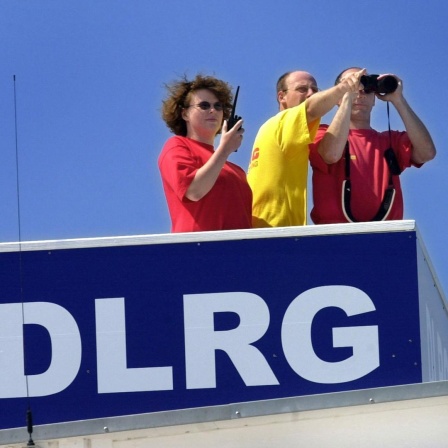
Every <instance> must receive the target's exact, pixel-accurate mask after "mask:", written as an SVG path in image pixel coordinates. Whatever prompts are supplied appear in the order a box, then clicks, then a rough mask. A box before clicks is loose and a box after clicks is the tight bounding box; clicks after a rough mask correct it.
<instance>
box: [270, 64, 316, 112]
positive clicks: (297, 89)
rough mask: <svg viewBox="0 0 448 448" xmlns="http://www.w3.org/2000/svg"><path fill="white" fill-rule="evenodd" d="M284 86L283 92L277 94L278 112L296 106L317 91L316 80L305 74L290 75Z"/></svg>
mask: <svg viewBox="0 0 448 448" xmlns="http://www.w3.org/2000/svg"><path fill="white" fill-rule="evenodd" d="M285 84H286V88H285V90H282V91H280V92H278V93H277V97H278V102H279V104H280V110H284V109H289V108H290V107H294V106H298V105H299V104H301V103H303V102H304V101H305V100H306V99H307V98H309V97H310V96H311V95H314V94H315V93H316V92H318V91H319V89H318V87H317V82H316V80H315V79H314V78H313V76H311V75H310V74H309V73H307V72H301V71H299V72H292V73H290V74H289V76H288V77H287V78H286V80H285Z"/></svg>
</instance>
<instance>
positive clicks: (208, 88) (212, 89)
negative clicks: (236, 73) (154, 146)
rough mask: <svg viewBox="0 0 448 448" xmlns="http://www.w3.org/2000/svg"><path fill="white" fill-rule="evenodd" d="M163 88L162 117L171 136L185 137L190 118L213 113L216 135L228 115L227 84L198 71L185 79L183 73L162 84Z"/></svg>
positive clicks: (228, 96)
mask: <svg viewBox="0 0 448 448" xmlns="http://www.w3.org/2000/svg"><path fill="white" fill-rule="evenodd" d="M165 87H166V89H167V91H168V96H167V97H166V99H165V100H164V101H163V106H162V118H163V120H164V121H165V123H166V125H167V126H168V128H169V129H170V130H171V132H173V133H174V134H175V135H181V136H184V137H185V136H187V135H188V128H189V127H190V123H191V120H192V119H193V121H194V117H195V116H198V117H200V116H201V115H202V116H205V115H208V114H210V113H212V114H213V113H215V115H216V117H217V119H218V121H219V123H217V125H216V128H217V129H216V133H215V134H217V133H218V132H219V131H220V129H221V126H222V122H223V120H225V119H227V118H229V116H230V112H231V109H232V100H233V96H232V91H231V89H230V86H229V85H228V84H227V83H226V82H224V81H221V80H220V79H217V78H215V77H213V76H204V75H201V74H198V75H196V77H195V78H194V79H193V80H191V81H189V80H188V79H187V77H186V76H185V75H184V76H183V77H182V78H181V79H180V80H178V81H174V82H172V83H170V84H166V85H165ZM210 106H213V107H210ZM207 107H208V109H207Z"/></svg>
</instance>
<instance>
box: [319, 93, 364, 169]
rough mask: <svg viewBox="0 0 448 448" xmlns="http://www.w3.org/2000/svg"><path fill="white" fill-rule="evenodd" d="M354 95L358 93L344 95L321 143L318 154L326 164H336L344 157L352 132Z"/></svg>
mask: <svg viewBox="0 0 448 448" xmlns="http://www.w3.org/2000/svg"><path fill="white" fill-rule="evenodd" d="M353 95H356V93H351V92H347V93H345V94H344V96H343V97H342V101H341V104H340V106H339V108H338V110H337V112H336V114H335V116H334V118H333V120H332V121H331V124H330V125H329V126H328V128H327V131H326V132H325V135H324V136H323V138H322V140H321V141H320V143H319V146H318V152H319V154H320V155H321V157H322V159H323V160H324V162H325V163H328V164H332V163H336V162H337V161H338V160H339V159H340V158H341V157H342V154H343V152H344V148H345V143H346V142H347V137H348V132H349V130H350V116H351V111H352V102H353Z"/></svg>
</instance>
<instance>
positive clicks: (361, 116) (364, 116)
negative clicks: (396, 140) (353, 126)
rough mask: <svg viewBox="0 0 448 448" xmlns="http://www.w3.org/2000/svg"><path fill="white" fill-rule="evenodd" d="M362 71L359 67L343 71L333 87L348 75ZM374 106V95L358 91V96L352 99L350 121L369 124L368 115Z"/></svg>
mask: <svg viewBox="0 0 448 448" xmlns="http://www.w3.org/2000/svg"><path fill="white" fill-rule="evenodd" d="M360 70H362V68H361V67H350V68H346V69H345V70H343V71H342V72H341V73H339V75H338V76H337V77H336V80H335V83H334V84H335V85H338V84H339V83H340V82H341V81H343V80H344V78H345V77H347V76H348V75H350V74H352V73H355V72H359V71H360ZM374 105H375V94H374V93H373V92H372V93H365V92H364V90H359V91H358V94H357V95H356V96H355V97H354V98H353V105H352V112H351V117H352V120H355V119H356V120H361V121H364V122H365V124H367V123H368V124H370V114H371V112H372V108H373V106H374Z"/></svg>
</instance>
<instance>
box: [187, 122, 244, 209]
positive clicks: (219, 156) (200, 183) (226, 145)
mask: <svg viewBox="0 0 448 448" xmlns="http://www.w3.org/2000/svg"><path fill="white" fill-rule="evenodd" d="M242 125H243V120H240V121H238V122H237V123H236V124H235V126H234V127H233V128H232V129H230V131H227V121H225V122H224V124H223V128H222V135H221V140H220V142H219V145H218V147H217V148H216V150H215V152H214V153H213V155H212V156H211V157H210V159H209V160H208V161H207V162H206V163H205V164H204V165H203V166H202V167H201V168H199V169H198V170H197V171H196V175H195V176H194V179H193V181H192V182H191V184H190V186H189V187H188V189H187V192H186V194H185V196H186V197H187V198H188V199H190V201H199V200H200V199H202V198H203V197H204V196H205V195H206V194H207V193H208V192H209V191H210V190H211V189H212V188H213V186H214V185H215V182H216V180H217V179H218V176H219V173H220V172H221V170H222V168H223V167H224V164H225V163H226V161H227V159H228V158H229V156H230V154H232V153H233V152H234V151H236V150H237V149H238V148H239V147H240V145H241V140H242V135H243V133H244V129H243V128H242Z"/></svg>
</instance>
